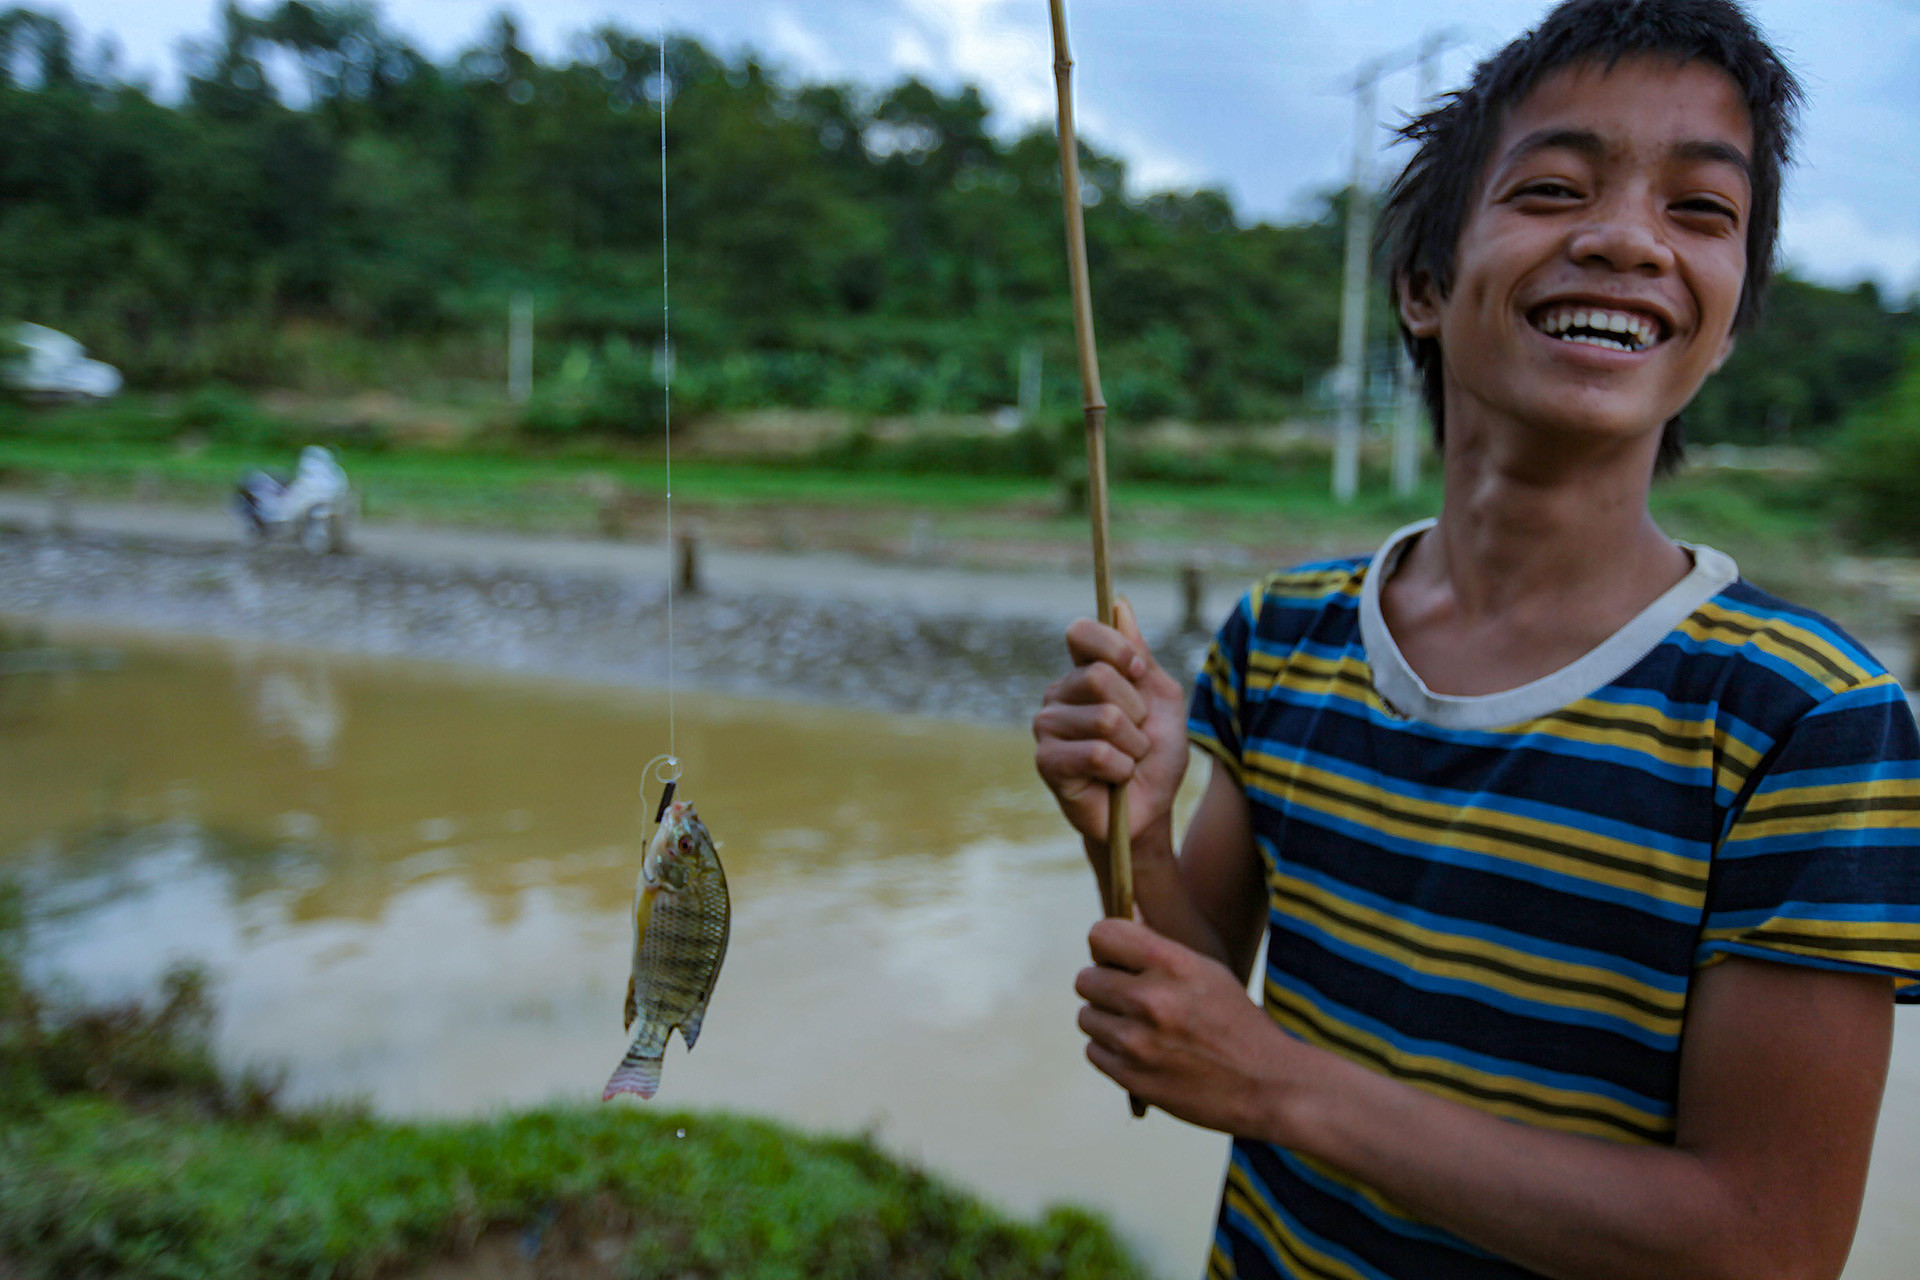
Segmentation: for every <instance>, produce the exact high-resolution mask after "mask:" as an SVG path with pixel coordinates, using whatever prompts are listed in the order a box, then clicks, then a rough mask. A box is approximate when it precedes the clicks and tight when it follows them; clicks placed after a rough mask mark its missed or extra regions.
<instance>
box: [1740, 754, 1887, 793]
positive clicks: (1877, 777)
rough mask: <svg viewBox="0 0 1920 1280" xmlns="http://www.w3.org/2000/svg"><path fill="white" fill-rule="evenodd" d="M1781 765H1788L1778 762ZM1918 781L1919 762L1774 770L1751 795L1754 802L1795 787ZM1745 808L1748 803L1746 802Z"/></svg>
mask: <svg viewBox="0 0 1920 1280" xmlns="http://www.w3.org/2000/svg"><path fill="white" fill-rule="evenodd" d="M1782 763H1783V764H1787V763H1790V762H1788V761H1782ZM1915 780H1920V760H1875V761H1873V762H1871V763H1868V764H1859V765H1838V766H1830V767H1828V768H1825V769H1792V768H1787V769H1778V770H1774V771H1773V772H1770V773H1769V774H1768V775H1767V777H1766V779H1765V780H1764V781H1763V782H1761V784H1760V786H1759V787H1758V788H1757V789H1756V790H1755V791H1754V793H1753V794H1754V799H1755V800H1757V799H1759V798H1760V797H1762V796H1767V795H1772V794H1773V793H1774V792H1777V791H1786V790H1789V789H1793V788H1798V787H1832V786H1864V785H1865V784H1867V783H1869V782H1912V781H1915ZM1748 803H1749V804H1751V803H1752V801H1749V802H1748Z"/></svg>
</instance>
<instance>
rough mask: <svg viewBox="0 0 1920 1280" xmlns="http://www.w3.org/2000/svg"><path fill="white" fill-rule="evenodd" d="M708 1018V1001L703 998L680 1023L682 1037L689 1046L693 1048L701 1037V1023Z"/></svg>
mask: <svg viewBox="0 0 1920 1280" xmlns="http://www.w3.org/2000/svg"><path fill="white" fill-rule="evenodd" d="M709 989H711V988H709ZM706 1018H707V1002H706V1001H705V1000H702V1001H701V1002H700V1003H699V1004H697V1005H695V1006H694V1007H693V1012H692V1013H689V1014H688V1015H687V1020H686V1021H685V1022H682V1023H681V1024H680V1039H681V1040H682V1041H684V1042H685V1043H686V1046H687V1048H689V1049H691V1048H693V1042H694V1041H695V1040H698V1039H699V1038H700V1024H701V1023H702V1022H704V1021H706Z"/></svg>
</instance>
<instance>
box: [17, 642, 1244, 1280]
mask: <svg viewBox="0 0 1920 1280" xmlns="http://www.w3.org/2000/svg"><path fill="white" fill-rule="evenodd" d="M34 706H35V708H36V709H35V711H34V712H33V714H32V715H31V716H30V717H28V718H26V719H24V720H20V721H16V722H14V723H12V724H10V725H9V726H8V727H7V728H6V729H4V730H0V788H4V792H5V795H4V803H0V860H4V862H5V863H6V865H8V866H9V867H10V868H11V869H12V870H13V871H14V873H15V874H19V875H21V876H23V877H24V878H26V879H27V880H28V881H29V883H30V885H31V886H32V888H33V890H34V894H33V896H34V899H35V901H36V902H37V903H38V904H40V908H41V915H40V916H39V918H38V921H37V924H36V934H35V940H34V941H35V956H36V963H38V964H39V965H42V966H44V967H45V968H47V969H48V970H58V971H62V972H65V973H68V974H71V975H73V976H74V977H75V978H77V979H78V980H79V981H80V982H82V983H83V984H84V985H86V986H87V987H88V988H90V989H92V990H95V991H99V992H131V991H136V990H140V989H142V988H144V987H146V986H147V985H148V984H150V983H151V982H152V980H153V978H154V976H155V975H156V974H157V973H158V972H159V971H160V970H161V969H162V968H164V967H165V966H166V965H167V964H169V963H171V962H172V961H174V960H179V959H193V960H197V961H199V962H201V963H203V964H205V965H206V966H207V967H208V968H209V970H210V971H211V973H212V975H213V977H214V979H215V983H216V994H217V998H218V1000H219V1003H220V1007H221V1011H222V1016H221V1021H220V1026H219V1042H220V1047H221V1050H222V1052H223V1053H224V1054H225V1055H227V1056H228V1057H229V1058H231V1059H232V1060H235V1061H278V1062H283V1063H286V1064H287V1065H288V1066H289V1068H290V1078H289V1090H288V1092H289V1093H290V1095H291V1096H293V1097H295V1098H303V1097H316V1096H328V1095H340V1094H350V1095H360V1096H364V1097H367V1098H369V1099H371V1100H372V1101H373V1102H374V1103H375V1104H376V1105H377V1106H379V1107H380V1108H382V1109H384V1110H387V1111H391V1112H400V1113H417V1112H466V1111H472V1110H476V1109H485V1108H490V1107H496V1106H508V1105H525V1104H532V1103H537V1102H542V1101H546V1100H549V1099H554V1098H567V1099H576V1100H588V1099H592V1098H594V1097H597V1096H598V1090H599V1088H600V1085H601V1083H602V1082H603V1081H604V1079H605V1076H606V1073H607V1071H609V1070H610V1069H611V1067H612V1064H613V1063H614V1062H615V1061H617V1060H618V1058H619V1056H620V1053H621V1051H622V1050H623V1049H624V1047H625V1043H624V1040H625V1038H624V1035H623V1033H622V1031H621V1028H620V1017H619V1007H620V998H621V992H622V988H623V984H624V981H625V975H626V968H627V960H628V948H629V946H630V937H629V933H628V930H629V928H630V925H629V923H628V920H627V909H628V905H629V902H630V899H631V895H632V888H633V875H634V870H635V867H636V865H637V855H638V831H639V827H638V823H637V818H638V816H639V808H640V800H639V794H638V786H639V782H640V776H639V773H640V769H641V767H642V766H643V764H644V762H645V761H647V760H648V759H650V758H651V757H652V756H653V755H654V754H656V753H657V752H658V751H659V750H660V749H661V747H662V745H663V743H664V739H665V737H666V726H665V724H664V722H663V719H662V717H661V712H662V710H663V707H662V706H661V704H660V702H659V701H658V700H657V699H653V698H650V697H647V696H645V695H641V694H636V693H632V692H622V691H607V690H601V689H586V688H581V687H578V686H563V685H542V684H539V683H535V682H529V681H524V680H509V679H505V678H499V677H487V676H479V677H475V676H472V675H469V674H466V673H461V672H456V671H452V670H447V669H436V668H431V667H421V666H396V665H391V664H375V663H356V662H339V661H334V662H319V661H316V660H315V659H313V658H311V657H309V656H305V655H298V654H284V653H275V652H272V651H259V650H240V651H232V652H229V651H225V650H208V649H198V648H193V647H188V646H169V647H147V646H136V647H133V648H131V649H130V650H129V651H128V660H127V661H126V662H125V663H124V664H123V666H122V667H121V668H120V669H119V670H117V671H113V672H107V673H95V674H91V675H89V676H87V677H86V678H84V679H80V678H74V679H68V678H64V677H62V678H60V679H58V680H55V681H54V682H52V683H50V684H49V685H48V686H47V687H46V689H45V690H44V692H43V695H42V696H40V697H38V698H36V699H35V702H34ZM679 713H680V714H679V717H678V724H677V725H676V726H675V736H676V738H677V741H676V744H675V745H676V746H677V749H678V752H679V754H680V755H681V756H682V757H683V758H684V759H685V761H686V764H687V776H686V779H685V781H684V782H683V784H682V794H683V795H685V796H688V797H690V798H692V799H693V800H694V801H695V802H696V803H697V804H698V805H699V807H700V810H701V813H702V814H703V816H704V817H705V818H706V820H707V821H708V823H709V824H710V825H711V826H712V828H713V830H714V832H715V835H716V836H717V837H718V838H719V839H720V841H721V842H722V851H723V856H724V857H725V858H726V861H727V867H728V874H729V879H730V881H731V883H732V887H733V891H734V900H735V920H734V930H733V944H732V949H731V952H730V954H729V957H728V961H727V967H726V970H725V972H724V973H723V974H722V977H721V983H720V986H719V989H718V990H717V991H716V993H715V996H714V1001H713V1006H712V1011H711V1013H710V1015H709V1017H708V1019H707V1023H706V1026H705V1028H704V1030H703V1033H702V1036H701V1041H700V1049H699V1052H698V1053H697V1054H695V1055H693V1056H692V1057H688V1056H686V1054H685V1053H684V1051H683V1050H682V1049H681V1047H680V1045H679V1042H678V1041H677V1040H676V1041H675V1042H674V1045H673V1047H672V1049H671V1050H670V1051H669V1059H670V1060H669V1062H668V1063H667V1066H666V1071H665V1081H666V1083H665V1088H664V1089H663V1092H662V1096H661V1099H660V1101H661V1102H662V1103H664V1104H667V1105H674V1106H690V1107H707V1106H715V1107H729V1108H736V1109H742V1110H749V1111H755V1112H761V1113H766V1114H772V1115H776V1116H781V1117H783V1118H786V1119H788V1120H791V1121H795V1122H797V1123H800V1124H802V1125H806V1126H809V1127H825V1128H833V1129H839V1130H847V1129H854V1128H862V1127H874V1128H877V1130H878V1133H879V1136H880V1138H881V1140H882V1142H883V1143H885V1144H887V1145H888V1146H889V1147H891V1148H892V1149H893V1150H895V1151H896V1152H899V1153H902V1154H905V1155H907V1156H909V1157H912V1158H917V1159H921V1160H924V1161H925V1162H926V1163H927V1164H929V1165H930V1166H932V1167H933V1168H935V1169H937V1170H940V1171H942V1172H944V1173H946V1174H948V1175H949V1176H952V1177H955V1178H957V1179H959V1180H961V1181H963V1182H964V1183H966V1184H968V1185H970V1186H972V1187H974V1188H976V1189H978V1190H980V1191H983V1192H984V1193H986V1194H987V1195H989V1196H990V1197H991V1198H993V1199H995V1200H996V1201H998V1202H1000V1203H1001V1204H1003V1205H1006V1206H1007V1207H1009V1208H1012V1209H1015V1210H1018V1211H1021V1212H1032V1211H1034V1210H1036V1209H1038V1208H1039V1207H1041V1206H1042V1205H1044V1204H1046V1203H1049V1202H1052V1201H1057V1200H1075V1201H1078V1202H1081V1203H1086V1204H1090V1205H1093V1206H1095V1207H1098V1208H1101V1209H1104V1210H1106V1211H1108V1212H1109V1213H1111V1214H1112V1215H1113V1216H1114V1217H1115V1219H1116V1220H1117V1221H1118V1222H1119V1223H1120V1224H1121V1226H1122V1229H1123V1230H1124V1231H1125V1232H1126V1233H1127V1234H1128V1235H1129V1236H1130V1237H1131V1238H1132V1239H1133V1240H1134V1241H1135V1243H1136V1244H1137V1245H1138V1246H1139V1247H1140V1248H1141V1249H1142V1251H1143V1253H1144V1254H1145V1256H1147V1257H1148V1258H1149V1259H1150V1260H1151V1262H1152V1263H1153V1265H1155V1266H1156V1267H1157V1268H1158V1269H1160V1270H1161V1271H1163V1272H1164V1273H1166V1274H1169V1275H1185V1274H1190V1273H1191V1272H1192V1271H1193V1270H1194V1268H1195V1266H1196V1260H1197V1259H1199V1258H1200V1257H1201V1256H1202V1251H1203V1249H1204V1245H1205V1240H1206V1236H1207V1233H1208V1227H1209V1223H1208V1219H1209V1216H1210V1210H1211V1199H1212V1195H1213V1192H1214V1190H1215V1189H1216V1187H1217V1185H1218V1178H1219V1174H1220V1169H1221V1163H1222V1160H1223V1157H1224V1145H1223V1143H1222V1142H1221V1140H1220V1139H1218V1138H1216V1137H1214V1136H1212V1135H1206V1134H1201V1133H1198V1132H1196V1131H1193V1130H1190V1129H1187V1128H1186V1127H1184V1126H1180V1125H1178V1124H1176V1123H1174V1122H1171V1121H1168V1120H1167V1119H1165V1118H1164V1117H1155V1118H1154V1119H1152V1120H1150V1121H1148V1122H1146V1123H1142V1124H1136V1123H1133V1122H1130V1121H1129V1120H1128V1119H1127V1118H1126V1110H1125V1105H1124V1103H1123V1102H1122V1101H1121V1100H1120V1097H1119V1095H1118V1094H1117V1093H1116V1092H1115V1091H1114V1090H1113V1089H1112V1088H1111V1087H1110V1086H1108V1085H1107V1084H1106V1083H1105V1082H1104V1081H1102V1080H1101V1079H1100V1078H1099V1077H1097V1076H1096V1075H1095V1074H1094V1073H1093V1072H1092V1071H1091V1069H1090V1068H1088V1067H1087V1066H1086V1065H1085V1064H1084V1062H1083V1060H1082V1058H1081V1046H1080V1042H1079V1036H1078V1034H1077V1033H1076V1032H1075V1031H1074V1029H1073V1012H1074V1008H1075V1001H1074V998H1073V995H1072V991H1071V980H1072V975H1073V973H1074V971H1075V970H1076V969H1077V968H1078V967H1079V966H1080V964H1081V963H1083V960H1082V956H1083V955H1084V950H1083V945H1084V944H1083V938H1084V933H1085V928H1086V926H1087V924H1089V923H1090V922H1091V920H1092V918H1093V916H1094V914H1095V910H1096V907H1095V903H1094V898H1093V893H1092V890H1091V887H1090V885H1089V883H1088V878H1087V876H1086V874H1085V872H1084V870H1083V869H1082V865H1081V860H1080V854H1079V851H1078V848H1077V844H1076V843H1075V842H1074V841H1071V840H1068V839H1065V838H1063V836H1062V832H1061V828H1060V826H1059V823H1058V820H1057V818H1056V816H1055V814H1054V812H1053V810H1052V806H1051V804H1050V802H1049V801H1048V800H1047V799H1046V797H1045V796H1044V794H1043V793H1041V792H1040V791H1039V789H1038V787H1037V785H1036V784H1035V783H1034V782H1033V780H1032V776H1031V766H1030V765H1029V763H1028V743H1027V741H1026V740H1025V738H1024V737H1023V735H1020V734H1018V733H1008V732H1005V731H999V730H989V729H982V728H978V727H971V726H960V725H950V724H945V723H936V722H930V721H915V720H905V719H898V718H888V717H880V716H874V715H868V714H851V713H841V712H835V711H825V710H820V709H815V708H808V709H799V708H794V707H789V706H780V705H771V704H757V703H745V702H725V701H715V700H713V699H709V698H704V697H703V698H699V699H688V698H685V697H683V698H681V699H680V706H679Z"/></svg>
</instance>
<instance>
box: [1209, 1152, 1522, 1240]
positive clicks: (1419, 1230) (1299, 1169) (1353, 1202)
mask: <svg viewBox="0 0 1920 1280" xmlns="http://www.w3.org/2000/svg"><path fill="white" fill-rule="evenodd" d="M1266 1147H1267V1150H1268V1151H1270V1152H1272V1153H1273V1156H1274V1158H1275V1159H1277V1160H1278V1161H1279V1162H1280V1163H1281V1164H1283V1165H1285V1166H1286V1167H1287V1172H1288V1173H1291V1174H1292V1175H1293V1176H1294V1177H1296V1178H1298V1179H1300V1181H1302V1182H1304V1183H1306V1184H1307V1185H1308V1186H1310V1187H1312V1188H1313V1189H1314V1190H1315V1191H1318V1192H1319V1193H1320V1194H1321V1195H1324V1196H1326V1197H1328V1198H1329V1199H1333V1200H1340V1201H1343V1202H1344V1203H1346V1204H1347V1205H1349V1206H1351V1207H1352V1208H1353V1209H1355V1210H1357V1211H1358V1212H1360V1213H1362V1214H1364V1215H1366V1216H1367V1217H1368V1218H1371V1219H1372V1220H1373V1221H1374V1222H1375V1223H1376V1224H1378V1225H1379V1226H1380V1227H1382V1228H1384V1229H1385V1230H1388V1231H1391V1232H1393V1233H1394V1234H1395V1235H1398V1236H1404V1237H1406V1238H1407V1239H1409V1240H1420V1241H1423V1242H1426V1243H1428V1244H1442V1245H1446V1246H1447V1247H1449V1248H1452V1249H1458V1250H1459V1251H1460V1252H1462V1253H1468V1254H1474V1255H1477V1256H1479V1257H1482V1258H1492V1257H1493V1256H1494V1255H1493V1254H1491V1253H1488V1252H1487V1251H1486V1250H1484V1249H1482V1248H1480V1247H1479V1246H1478V1245H1475V1244H1472V1243H1469V1242H1468V1241H1465V1240H1462V1239H1461V1238H1460V1237H1459V1236H1456V1235H1454V1234H1453V1233H1452V1232H1451V1231H1447V1230H1444V1229H1443V1228H1440V1227H1436V1226H1433V1225H1432V1224H1431V1223H1426V1222H1422V1221H1420V1220H1419V1219H1418V1218H1409V1217H1404V1216H1401V1215H1398V1214H1390V1213H1387V1212H1386V1211H1384V1210H1382V1209H1381V1208H1380V1207H1379V1206H1378V1205H1376V1204H1374V1203H1373V1201H1371V1200H1369V1199H1367V1198H1366V1197H1365V1196H1363V1195H1359V1194H1356V1193H1355V1192H1354V1191H1353V1190H1352V1189H1351V1188H1348V1187H1344V1186H1342V1185H1340V1184H1339V1183H1337V1182H1335V1181H1333V1180H1332V1179H1330V1178H1327V1177H1325V1176H1323V1175H1322V1174H1321V1173H1319V1171H1317V1170H1316V1169H1314V1168H1313V1167H1312V1166H1311V1165H1309V1164H1308V1163H1307V1162H1306V1161H1304V1160H1302V1159H1301V1158H1300V1157H1299V1156H1296V1155H1295V1154H1294V1153H1293V1152H1291V1151H1289V1150H1287V1149H1286V1148H1285V1147H1277V1146H1274V1145H1273V1144H1272V1143H1268V1144H1266ZM1245 1167H1246V1169H1247V1172H1248V1173H1249V1174H1250V1175H1253V1176H1254V1178H1255V1180H1256V1182H1257V1181H1258V1174H1257V1173H1255V1171H1254V1169H1253V1168H1252V1166H1251V1165H1248V1166H1245ZM1259 1185H1262V1186H1264V1185H1265V1184H1264V1183H1260V1184H1259Z"/></svg>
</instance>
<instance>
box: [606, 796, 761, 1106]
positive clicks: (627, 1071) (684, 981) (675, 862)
mask: <svg viewBox="0 0 1920 1280" xmlns="http://www.w3.org/2000/svg"><path fill="white" fill-rule="evenodd" d="M732 919H733V912H732V907H731V905H730V903H729V901H728V899H727V874H726V872H725V871H723V870H721V868H720V855H719V853H718V851H717V850H715V848H714V846H713V837H712V836H711V835H710V834H708V832H707V828H706V824H705V823H703V822H701V821H700V818H699V816H698V815H697V814H695V813H694V811H693V805H692V804H691V803H689V802H688V801H685V800H676V801H675V802H673V803H672V804H670V805H668V806H667V810H666V812H665V813H664V814H663V815H662V816H661V820H660V826H659V829H658V830H657V831H655V832H654V835H653V840H652V841H651V842H650V843H649V844H648V845H647V852H646V856H645V857H643V858H642V859H641V860H640V878H639V881H638V882H637V883H636V884H635V885H634V893H633V973H632V975H631V976H629V977H628V979H627V1007H626V1026H627V1028H628V1029H629V1030H632V1029H633V1025H634V1023H635V1021H636V1020H637V1021H638V1022H639V1024H640V1027H639V1030H638V1031H635V1032H634V1036H633V1043H632V1044H631V1045H630V1046H628V1048H627V1056H626V1057H625V1058H622V1059H621V1060H620V1065H619V1066H618V1067H616V1068H615V1069H614V1072H613V1076H612V1078H610V1079H609V1080H608V1081H607V1087H606V1089H605V1091H604V1092H602V1093H601V1095H600V1100H601V1101H602V1102H606V1101H608V1100H609V1099H611V1098H612V1097H613V1096H614V1095H615V1094H619V1093H637V1094H639V1095H640V1096H641V1097H643V1098H651V1097H652V1096H653V1095H654V1091H655V1090H657V1089H658V1088H659V1087H660V1061H661V1059H662V1058H663V1057H665V1056H666V1052H667V1035H668V1033H669V1032H671V1031H672V1030H673V1029H674V1028H675V1027H678V1028H680V1039H681V1040H682V1041H684V1042H685V1043H686V1046H687V1048H689V1049H691V1048H693V1043H694V1041H696V1040H698V1039H699V1038H700V1023H701V1020H702V1019H704V1018H705V1017H706V1016H707V1000H708V998H709V997H711V996H712V995H713V984H714V980H715V979H716V978H718V977H719V976H720V962H721V961H722V960H724V959H725V958H726V955H727V935H728V933H729V931H730V929H731V926H732Z"/></svg>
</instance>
